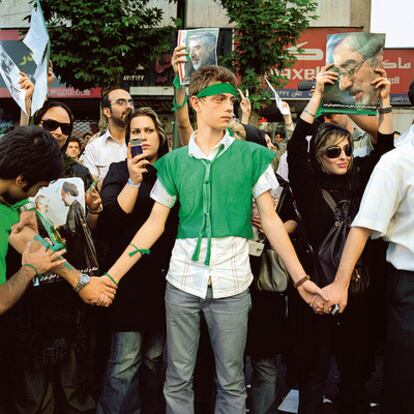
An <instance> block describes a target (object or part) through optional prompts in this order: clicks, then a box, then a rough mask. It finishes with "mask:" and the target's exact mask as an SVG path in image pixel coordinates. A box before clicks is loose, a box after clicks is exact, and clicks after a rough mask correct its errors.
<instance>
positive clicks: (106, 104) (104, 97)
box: [101, 85, 125, 109]
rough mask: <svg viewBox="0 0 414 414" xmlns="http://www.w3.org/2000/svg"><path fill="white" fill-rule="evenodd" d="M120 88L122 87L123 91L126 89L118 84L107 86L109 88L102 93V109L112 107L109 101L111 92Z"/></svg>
mask: <svg viewBox="0 0 414 414" xmlns="http://www.w3.org/2000/svg"><path fill="white" fill-rule="evenodd" d="M118 89H122V90H123V91H124V90H125V89H124V88H121V87H120V86H118V85H114V86H111V87H109V88H107V89H105V90H104V92H103V94H102V98H101V108H102V109H103V108H110V107H111V102H110V101H109V94H110V93H111V92H112V91H116V90H118Z"/></svg>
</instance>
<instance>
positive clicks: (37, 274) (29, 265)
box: [22, 263, 39, 276]
mask: <svg viewBox="0 0 414 414" xmlns="http://www.w3.org/2000/svg"><path fill="white" fill-rule="evenodd" d="M25 266H26V267H30V268H31V269H33V270H34V271H35V273H36V276H39V272H38V271H37V269H36V268H35V267H34V266H33V265H32V264H30V263H25V264H22V267H25Z"/></svg>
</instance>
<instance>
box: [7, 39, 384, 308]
mask: <svg viewBox="0 0 414 414" xmlns="http://www.w3.org/2000/svg"><path fill="white" fill-rule="evenodd" d="M184 49H185V47H177V48H176V49H175V50H174V55H173V58H172V64H173V68H174V71H175V72H176V73H178V64H179V63H183V62H185V61H186V54H187V53H186V51H185V50H184ZM331 66H332V65H327V66H324V67H323V68H322V70H321V71H320V73H319V74H318V75H317V77H316V87H315V91H319V92H321V93H323V90H324V86H325V84H326V83H333V82H335V80H336V78H337V76H338V75H337V73H336V72H333V71H330V70H329V69H330V68H331ZM378 73H379V75H380V77H381V79H380V80H376V82H373V83H374V84H375V86H376V87H381V89H389V82H388V79H386V73H385V71H384V70H383V69H380V70H378ZM386 81H387V82H388V83H387V82H386ZM20 83H21V86H22V87H24V88H25V89H28V90H30V89H32V88H33V87H32V85H31V84H30V83H29V80H28V78H27V76H25V74H22V79H21V82H20ZM239 93H240V96H241V99H242V101H241V107H242V110H243V113H244V112H247V113H250V112H251V105H250V101H249V99H248V98H247V97H246V96H244V94H243V92H242V91H241V90H239ZM129 151H130V149H129ZM129 151H128V152H129ZM134 158H137V159H134V160H133V161H134V162H133V161H132V157H130V156H129V157H128V167H129V168H128V169H129V170H130V171H129V172H130V174H131V172H132V176H133V178H134V180H131V181H132V182H133V183H134V185H135V187H137V188H139V184H140V183H141V181H142V178H143V173H145V172H146V169H145V167H146V165H145V164H146V163H147V162H146V160H145V158H144V157H143V156H142V157H134ZM138 158H139V159H138ZM141 158H142V159H141ZM134 167H135V168H134ZM86 201H87V204H88V211H89V212H90V213H92V214H96V213H98V212H101V211H102V203H101V199H100V195H99V193H98V191H97V190H96V188H93V187H92V186H91V189H89V190H88V191H87V196H86ZM33 220H35V218H34V215H33V217H30V216H27V218H23V219H22V220H21V222H20V223H19V224H18V226H17V227H16V228H15V229H14V231H15V232H18V231H19V230H20V229H22V228H23V227H24V226H26V225H27V226H29V227H32V228H34V229H37V224H35V223H34V222H33ZM35 231H37V230H35ZM31 248H32V243H31V242H29V243H27V245H26V248H25V250H24V252H23V255H22V268H24V269H25V270H26V271H27V272H29V273H31V275H30V277H31V278H34V277H35V276H38V275H40V274H42V273H45V272H47V271H49V270H51V269H53V268H57V267H58V266H61V265H63V264H65V263H66V261H65V259H64V258H63V257H62V255H63V254H64V253H65V250H60V251H58V252H53V251H52V250H49V249H48V248H47V247H44V246H42V247H41V248H40V249H38V250H36V251H35V252H32V251H31ZM133 248H134V251H133V252H131V254H130V255H129V256H130V257H131V256H132V255H135V254H136V253H141V255H142V254H149V251H146V250H145V251H144V250H143V249H139V248H137V247H136V246H133ZM84 276H86V279H82V277H84ZM76 278H77V281H76V282H75V283H76V285H75V286H73V287H74V289H75V290H76V291H77V292H78V293H79V296H80V297H81V299H82V300H83V301H84V302H86V303H88V304H90V305H96V306H105V307H107V306H110V305H111V304H112V302H113V300H114V298H115V294H116V289H117V287H118V282H117V281H116V280H115V279H114V278H113V277H112V276H111V275H110V274H109V273H107V272H106V273H104V275H103V276H102V277H96V276H92V277H89V276H87V275H83V274H82V273H80V274H79V272H78V273H77V276H76ZM82 280H83V281H82ZM307 280H309V277H308V276H307V277H305V278H303V279H301V280H299V281H298V282H296V283H295V287H296V288H299V287H300V286H301V285H303V283H305V282H306V281H307ZM338 290H339V291H341V293H342V296H343V295H344V294H345V295H346V294H347V288H344V287H343V286H342V287H338V286H336V283H335V280H334V282H333V283H332V284H330V285H328V286H326V287H324V288H323V289H322V291H323V293H324V296H323V297H322V296H321V295H319V294H314V295H313V296H312V297H311V299H310V300H307V302H308V304H309V306H310V307H311V308H312V309H313V311H314V312H315V313H317V314H328V313H331V314H336V313H337V312H338V311H339V312H341V311H343V310H344V307H345V306H346V301H345V303H344V302H343V301H342V303H341V306H339V305H338V304H337V303H335V299H336V298H337V297H338V295H337V292H338Z"/></svg>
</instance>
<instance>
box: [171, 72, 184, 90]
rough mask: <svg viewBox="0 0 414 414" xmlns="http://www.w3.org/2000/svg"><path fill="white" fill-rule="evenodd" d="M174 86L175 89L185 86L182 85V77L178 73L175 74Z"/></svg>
mask: <svg viewBox="0 0 414 414" xmlns="http://www.w3.org/2000/svg"><path fill="white" fill-rule="evenodd" d="M173 86H174V88H175V89H180V88H183V86H182V85H181V83H180V78H179V77H178V75H175V76H174V79H173Z"/></svg>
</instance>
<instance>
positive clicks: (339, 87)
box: [319, 32, 385, 115]
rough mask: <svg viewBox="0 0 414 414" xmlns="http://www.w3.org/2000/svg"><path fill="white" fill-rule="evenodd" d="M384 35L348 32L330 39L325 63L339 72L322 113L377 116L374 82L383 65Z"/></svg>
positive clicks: (325, 96)
mask: <svg viewBox="0 0 414 414" xmlns="http://www.w3.org/2000/svg"><path fill="white" fill-rule="evenodd" d="M384 44H385V34H378V33H365V32H347V33H335V34H331V35H328V36H327V43H326V63H327V64H333V65H334V66H333V67H332V68H331V69H330V70H333V71H336V72H337V73H338V80H337V82H335V84H334V85H326V86H325V91H324V96H323V101H322V106H321V108H320V111H319V112H320V113H345V114H360V115H376V113H377V107H378V99H379V90H378V89H375V87H374V85H372V81H373V80H374V79H376V78H377V77H379V76H380V75H379V74H378V73H377V72H375V69H377V68H381V67H382V66H383V57H384Z"/></svg>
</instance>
